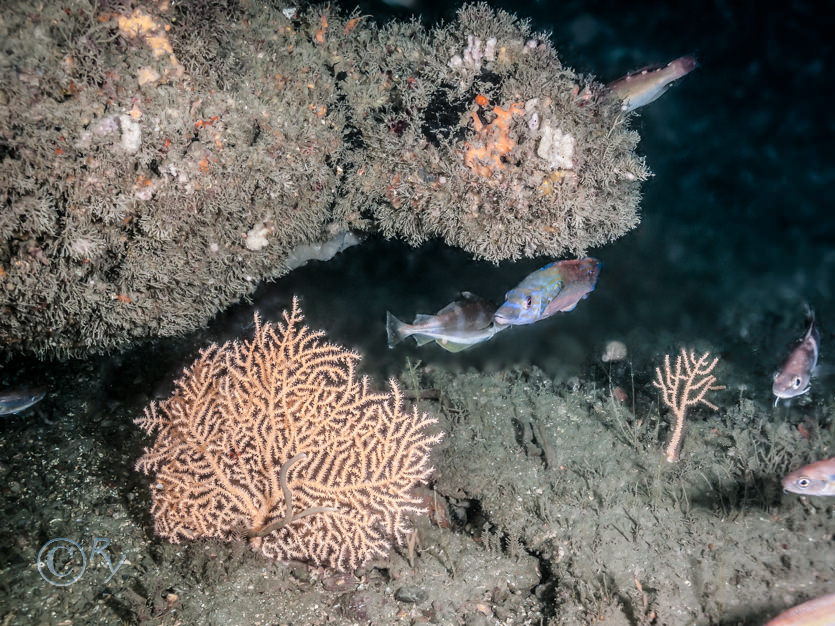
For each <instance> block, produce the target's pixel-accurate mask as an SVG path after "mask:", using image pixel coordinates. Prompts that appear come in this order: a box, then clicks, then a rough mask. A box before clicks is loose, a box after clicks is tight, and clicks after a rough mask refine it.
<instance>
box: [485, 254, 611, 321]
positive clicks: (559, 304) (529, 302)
mask: <svg viewBox="0 0 835 626" xmlns="http://www.w3.org/2000/svg"><path fill="white" fill-rule="evenodd" d="M599 273H600V261H598V260H597V259H594V258H592V257H587V258H585V259H573V260H568V261H555V262H554V263H550V264H548V265H546V266H545V267H543V268H541V269H538V270H536V271H535V272H533V273H532V274H528V276H527V277H525V279H524V280H523V281H522V282H521V283H519V284H518V285H516V287H514V288H513V289H511V290H510V291H508V292H507V294H505V302H504V304H503V305H501V306H500V307H499V310H498V311H496V314H495V316H494V319H495V321H496V323H497V324H501V325H514V326H517V325H521V324H533V323H534V322H538V321H539V320H541V319H545V318H546V317H550V316H551V315H553V314H554V313H558V312H560V311H572V310H573V309H574V307H575V306H577V303H578V302H579V301H580V300H581V299H583V298H586V297H588V295H589V293H591V292H592V291H594V287H595V285H596V284H597V275H598V274H599Z"/></svg>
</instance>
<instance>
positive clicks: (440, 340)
mask: <svg viewBox="0 0 835 626" xmlns="http://www.w3.org/2000/svg"><path fill="white" fill-rule="evenodd" d="M495 312H496V305H495V304H493V303H492V302H490V301H489V300H485V299H484V298H481V297H480V296H477V295H475V294H473V293H470V292H469V291H464V292H462V293H461V296H460V297H459V298H457V299H456V300H454V301H453V302H451V303H449V304H448V305H446V306H445V307H444V308H442V309H441V310H440V311H438V312H437V313H436V314H435V315H423V314H418V315H417V316H416V317H415V321H414V322H413V323H411V324H407V323H405V322H401V321H400V320H399V319H397V318H396V317H394V315H392V314H391V313H389V312H388V311H386V333H387V334H388V342H389V348H393V347H394V346H395V345H396V344H397V343H399V342H400V341H402V340H403V339H405V338H406V337H414V339H415V341H416V342H417V345H419V346H422V345H424V344H427V343H429V342H430V341H434V342H435V343H437V344H438V345H439V346H441V347H442V348H443V349H444V350H449V351H450V352H460V351H461V350H466V349H467V348H469V347H471V346H474V345H476V344H477V343H481V342H482V341H487V340H488V339H490V338H491V337H492V336H493V335H495V334H496V333H497V332H499V331H500V330H503V328H504V327H503V326H499V325H497V324H494V323H493V314H494V313H495Z"/></svg>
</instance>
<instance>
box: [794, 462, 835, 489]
mask: <svg viewBox="0 0 835 626" xmlns="http://www.w3.org/2000/svg"><path fill="white" fill-rule="evenodd" d="M782 485H783V489H785V490H786V491H791V492H792V493H799V494H802V495H808V496H835V457H832V458H831V459H826V460H824V461H815V462H814V463H809V465H804V466H803V467H801V468H800V469H799V470H795V471H793V472H792V473H791V474H788V475H787V476H786V477H785V478H784V479H783V482H782Z"/></svg>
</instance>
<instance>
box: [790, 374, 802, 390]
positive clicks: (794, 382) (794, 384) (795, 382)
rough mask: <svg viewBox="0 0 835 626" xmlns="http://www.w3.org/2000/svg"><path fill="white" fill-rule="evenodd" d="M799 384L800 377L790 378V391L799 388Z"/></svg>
mask: <svg viewBox="0 0 835 626" xmlns="http://www.w3.org/2000/svg"><path fill="white" fill-rule="evenodd" d="M801 382H802V381H801V380H800V376H795V377H794V378H792V389H797V388H798V387H800V383H801Z"/></svg>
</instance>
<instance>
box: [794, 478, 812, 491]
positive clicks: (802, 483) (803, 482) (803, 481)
mask: <svg viewBox="0 0 835 626" xmlns="http://www.w3.org/2000/svg"><path fill="white" fill-rule="evenodd" d="M797 486H798V487H800V488H801V489H806V487H808V486H809V479H808V478H801V479H800V480H798V481H797Z"/></svg>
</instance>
